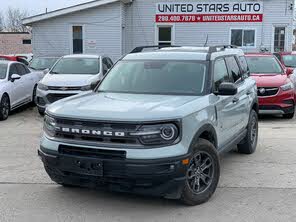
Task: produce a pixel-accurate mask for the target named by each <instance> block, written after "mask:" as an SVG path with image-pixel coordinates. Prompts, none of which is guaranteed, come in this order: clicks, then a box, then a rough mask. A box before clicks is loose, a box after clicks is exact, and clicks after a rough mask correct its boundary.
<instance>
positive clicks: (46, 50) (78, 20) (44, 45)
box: [32, 2, 122, 59]
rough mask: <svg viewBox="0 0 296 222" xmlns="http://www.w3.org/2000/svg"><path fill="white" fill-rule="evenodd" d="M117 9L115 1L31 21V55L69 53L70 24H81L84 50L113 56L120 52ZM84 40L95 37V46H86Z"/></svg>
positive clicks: (118, 55)
mask: <svg viewBox="0 0 296 222" xmlns="http://www.w3.org/2000/svg"><path fill="white" fill-rule="evenodd" d="M120 10H121V8H120V3H119V2H117V3H112V4H108V5H104V6H101V7H97V8H93V9H89V10H84V11H80V12H76V13H73V14H69V15H65V16H60V17H56V18H52V19H48V20H44V21H40V22H37V23H34V24H33V26H32V28H33V53H34V55H35V56H45V55H47V56H48V55H53V56H56V55H58V56H61V55H66V54H71V42H72V38H71V37H72V31H71V27H72V25H83V27H84V53H89V54H107V55H109V56H111V57H112V58H113V59H117V58H118V57H120V56H121V54H122V52H121V46H122V44H121V19H120ZM88 40H96V44H97V47H96V49H89V48H88V47H87V42H88Z"/></svg>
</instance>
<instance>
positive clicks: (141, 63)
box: [98, 60, 208, 95]
mask: <svg viewBox="0 0 296 222" xmlns="http://www.w3.org/2000/svg"><path fill="white" fill-rule="evenodd" d="M207 67H208V63H207V62H204V61H200V62H199V61H171V60H160V61H159V60H157V61H156V60H155V61H151V60H149V61H145V60H138V61H137V60H132V61H120V62H118V63H117V64H116V65H115V66H114V67H113V69H111V71H110V72H109V73H108V75H107V76H106V77H105V79H104V80H103V82H102V83H101V85H100V87H99V89H98V91H99V92H100V91H102V92H115V93H116V92H118V93H139V94H163V95H201V94H202V92H203V90H204V85H205V77H206V73H207Z"/></svg>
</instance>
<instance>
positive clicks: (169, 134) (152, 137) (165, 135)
mask: <svg viewBox="0 0 296 222" xmlns="http://www.w3.org/2000/svg"><path fill="white" fill-rule="evenodd" d="M130 135H131V136H137V137H138V138H139V141H140V142H141V143H142V144H144V145H163V144H173V143H175V142H177V141H178V140H179V139H180V138H179V137H180V130H179V128H178V127H177V126H176V125H175V124H158V125H143V126H141V127H140V129H139V130H138V131H137V132H135V133H130Z"/></svg>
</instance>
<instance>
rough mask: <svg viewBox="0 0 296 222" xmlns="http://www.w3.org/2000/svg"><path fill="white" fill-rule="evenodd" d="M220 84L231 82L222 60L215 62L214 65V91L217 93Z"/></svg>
mask: <svg viewBox="0 0 296 222" xmlns="http://www.w3.org/2000/svg"><path fill="white" fill-rule="evenodd" d="M222 82H231V79H230V78H229V75H228V71H227V67H226V63H225V61H224V59H218V60H216V62H215V64H214V91H217V90H218V88H219V86H220V84H221V83H222Z"/></svg>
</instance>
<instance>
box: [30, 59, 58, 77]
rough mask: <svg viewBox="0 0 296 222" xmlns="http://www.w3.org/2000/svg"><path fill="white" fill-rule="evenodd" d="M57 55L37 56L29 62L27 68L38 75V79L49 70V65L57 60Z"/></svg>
mask: <svg viewBox="0 0 296 222" xmlns="http://www.w3.org/2000/svg"><path fill="white" fill-rule="evenodd" d="M58 59H59V58H58V57H37V58H34V59H33V60H32V61H31V62H30V64H29V69H31V71H32V72H35V73H37V74H38V75H39V77H40V80H41V79H42V78H43V77H44V76H45V74H47V73H48V72H49V70H50V69H51V67H52V66H53V65H54V64H55V63H56V62H57V60H58Z"/></svg>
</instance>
